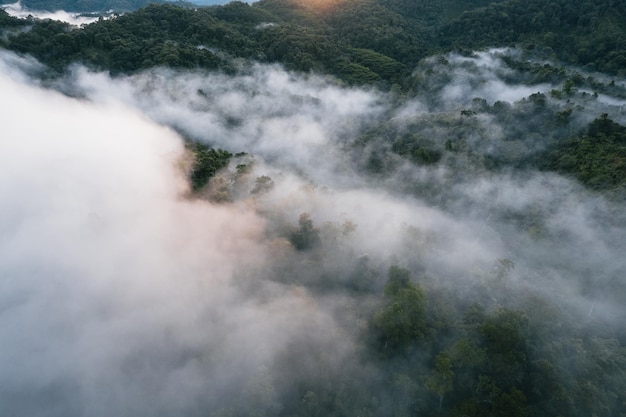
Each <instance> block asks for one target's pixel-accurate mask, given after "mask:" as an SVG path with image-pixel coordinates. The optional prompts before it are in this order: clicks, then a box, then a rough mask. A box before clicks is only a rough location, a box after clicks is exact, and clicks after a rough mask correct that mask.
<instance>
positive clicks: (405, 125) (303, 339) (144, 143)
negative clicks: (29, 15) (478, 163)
mask: <svg viewBox="0 0 626 417" xmlns="http://www.w3.org/2000/svg"><path fill="white" fill-rule="evenodd" d="M506 53H511V54H514V53H515V51H512V52H511V51H509V52H507V51H506V50H495V51H488V52H484V53H480V54H477V55H475V56H474V57H471V58H467V57H465V58H462V57H459V56H456V55H450V56H447V57H443V59H445V60H446V62H447V63H445V64H443V63H442V57H439V58H433V59H432V60H431V61H427V62H425V63H423V66H432V65H434V66H435V69H436V71H435V72H439V73H440V74H444V73H445V78H446V79H445V82H442V83H441V84H440V85H438V84H437V83H434V82H433V83H430V85H431V87H432V88H431V89H430V90H429V91H428V92H425V91H416V92H415V93H414V94H413V95H410V96H408V97H406V98H403V99H399V98H398V97H394V96H393V95H392V94H391V93H385V92H381V91H377V90H370V89H358V88H346V87H342V86H340V85H339V84H338V83H337V82H335V81H333V80H329V79H327V78H324V77H321V76H316V75H298V74H293V73H289V72H286V71H285V70H283V69H281V68H280V67H277V66H262V65H251V66H249V67H247V68H245V69H244V70H242V72H241V74H240V75H238V76H227V75H223V74H217V73H203V72H174V71H172V70H167V69H155V70H149V71H145V72H143V73H140V74H135V75H130V76H121V77H117V78H111V77H110V76H109V75H108V74H105V73H98V72H91V71H89V70H87V69H85V68H83V67H80V66H76V67H74V68H73V69H72V71H71V72H70V73H69V74H68V75H67V76H65V77H64V78H61V79H58V80H55V81H49V80H48V81H46V83H45V85H44V83H42V82H41V81H38V80H37V77H36V74H37V73H38V71H41V70H42V67H41V66H40V65H39V64H37V63H36V62H34V61H32V60H29V59H27V58H20V57H17V56H15V55H12V54H10V53H6V52H3V53H2V54H1V55H0V69H1V71H0V73H1V75H0V91H2V92H3V93H2V95H1V96H0V114H1V115H2V116H1V117H2V125H3V134H2V136H1V139H0V146H1V149H0V151H1V152H0V170H1V173H2V175H0V192H1V193H2V195H3V199H2V204H1V207H2V209H1V211H0V230H1V232H0V247H1V249H2V250H1V251H0V277H2V281H1V284H0V285H1V287H0V322H1V325H0V332H1V339H2V341H3V343H2V345H1V346H0V368H1V372H0V386H1V387H2V388H1V390H0V392H1V394H0V411H1V412H0V414H2V415H40V416H102V415H122V416H124V415H128V416H143V415H145V416H158V415H183V414H184V415H190V416H192V415H253V414H254V415H277V414H279V413H280V411H281V410H282V409H283V407H287V406H288V405H289V404H288V403H287V400H286V399H289V398H291V396H294V398H295V399H291V400H290V401H296V402H297V401H300V400H301V399H302V395H303V393H302V392H300V391H299V390H300V389H301V388H302V387H303V386H304V387H306V386H308V385H307V384H309V385H310V386H318V385H320V386H321V385H323V383H324V381H333V383H334V384H336V385H333V386H332V387H331V388H328V389H333V390H335V391H336V392H339V391H340V387H344V386H345V381H346V378H348V377H350V378H354V379H355V380H359V378H361V379H362V380H366V381H379V379H378V378H380V375H382V374H383V373H384V372H383V371H381V369H379V368H378V367H377V365H376V364H375V361H373V362H368V361H367V360H364V359H363V358H364V356H363V348H362V347H361V346H360V344H361V343H362V331H363V329H364V328H366V327H367V326H366V325H364V324H363V322H364V321H367V319H368V316H367V315H368V314H370V313H371V311H372V310H373V309H375V308H376V306H377V303H378V301H377V300H379V298H380V294H381V290H382V287H383V286H384V284H385V281H386V273H387V270H388V268H389V266H391V265H401V266H404V267H406V268H408V269H409V270H410V271H411V272H412V273H413V279H414V280H415V281H416V282H419V283H421V285H423V286H424V287H425V288H429V289H432V288H447V289H450V290H451V291H453V292H454V293H455V294H457V296H458V297H459V298H460V299H465V298H466V300H465V301H466V302H467V303H468V304H469V303H471V302H472V297H476V294H475V291H476V288H477V286H479V287H480V286H481V285H482V286H483V287H484V288H485V290H487V289H486V288H487V284H485V283H488V282H489V280H490V279H493V269H494V265H495V266H497V265H498V261H499V260H503V259H507V260H510V261H511V262H512V263H513V264H514V266H515V267H514V268H512V269H511V270H510V271H507V272H508V274H507V276H506V279H505V282H504V284H502V285H503V287H504V289H502V288H500V287H498V288H499V289H498V290H497V291H495V290H494V292H492V293H489V294H488V297H492V298H493V301H489V302H491V303H493V304H494V305H495V304H498V303H507V302H510V303H511V305H513V306H516V302H515V301H510V299H512V298H514V297H513V295H515V294H518V293H519V294H533V295H536V296H538V297H542V299H546V300H549V301H550V302H551V303H553V304H554V305H555V306H556V307H557V308H558V309H560V310H561V311H562V312H563V313H564V314H571V315H572V316H573V317H576V318H578V317H581V318H582V319H583V320H588V321H590V322H593V323H596V324H598V323H599V324H600V325H601V326H606V327H608V328H610V329H611V331H616V332H618V331H620V330H619V329H620V324H621V323H622V320H623V319H624V317H625V313H626V311H625V310H624V305H626V304H624V301H626V300H625V299H624V283H623V276H622V275H623V271H624V270H625V269H626V261H625V260H624V257H623V253H625V250H626V233H625V232H626V230H624V229H625V227H626V221H625V220H626V219H624V215H625V214H624V210H623V207H622V206H621V205H620V203H619V202H615V201H611V200H607V199H606V198H604V197H603V196H601V195H599V194H596V193H592V192H590V191H588V190H586V189H585V188H584V187H583V186H582V185H580V184H578V183H576V182H575V181H574V180H572V179H567V178H564V177H562V176H559V175H556V174H553V173H545V172H539V171H536V170H534V169H526V168H520V169H508V170H501V171H485V170H479V169H478V168H476V170H475V171H473V174H474V175H469V174H468V172H469V169H468V171H461V172H460V173H459V172H455V171H454V170H455V168H454V167H455V166H457V165H455V164H454V163H452V162H450V161H447V160H445V159H444V160H442V161H441V162H440V163H438V164H434V165H419V164H413V163H410V162H408V161H407V160H406V159H403V158H401V157H400V156H399V155H397V154H394V153H393V152H390V151H389V149H390V147H391V144H390V143H387V142H386V139H385V137H384V135H380V136H376V137H374V138H373V139H371V137H372V134H371V132H372V131H374V132H376V130H375V129H376V128H377V126H379V125H380V124H384V125H385V126H387V128H388V129H387V130H389V129H391V130H393V131H397V132H403V131H415V132H418V133H420V134H422V135H424V136H427V137H428V139H429V140H430V141H431V142H432V143H433V144H434V146H436V147H443V144H444V142H445V141H446V140H447V139H449V138H450V137H451V135H452V133H451V132H452V129H453V128H454V123H456V122H454V121H460V122H463V123H466V122H467V123H473V125H472V126H474V127H475V129H474V130H473V132H474V133H472V134H475V132H482V133H479V134H476V136H474V137H468V141H467V143H468V144H469V145H468V146H470V147H474V148H475V149H477V150H480V151H484V152H487V153H489V152H490V153H491V154H493V155H503V154H507V153H508V152H510V151H511V149H512V148H511V146H513V145H511V143H513V142H511V141H509V142H506V141H504V140H503V137H506V135H508V134H511V133H510V132H511V129H512V128H513V127H515V128H517V129H518V131H521V130H523V129H525V127H524V126H510V125H506V124H504V123H502V121H501V120H500V119H498V117H496V116H494V115H489V114H487V113H484V114H476V115H474V116H472V117H473V118H472V119H471V120H470V121H469V122H468V121H467V120H468V118H467V117H465V116H461V115H460V114H459V111H461V110H463V109H470V108H471V106H473V105H475V103H476V102H475V101H473V99H474V98H477V97H478V98H482V99H484V100H486V101H487V104H488V105H489V106H493V105H494V103H495V102H497V101H501V102H508V103H509V104H510V105H512V106H519V108H522V109H523V108H524V106H525V104H524V103H525V102H524V100H525V99H527V97H528V96H530V95H531V94H534V93H536V92H538V91H539V92H543V93H547V92H548V91H550V90H552V89H554V88H560V86H559V85H550V84H546V83H541V84H534V85H530V86H528V85H526V84H524V85H522V84H515V83H513V82H511V77H510V76H511V72H512V71H513V70H511V69H510V68H508V67H507V66H506V65H505V64H504V63H503V62H502V61H501V60H500V58H499V56H500V55H502V54H506ZM34 74H35V75H34ZM424 74H425V72H421V73H420V72H416V75H415V76H416V77H417V78H419V77H425V75H424ZM426 94H428V96H427V95H426ZM607 97H609V96H607ZM571 100H572V102H568V103H563V102H559V101H557V100H556V99H552V98H548V105H553V106H556V108H561V107H559V106H563V107H565V106H567V107H572V106H574V105H575V104H576V102H578V103H579V106H583V105H584V106H585V107H584V111H583V110H577V113H574V118H573V120H572V126H571V129H576V128H578V127H582V126H584V123H588V122H589V121H590V120H593V118H595V117H597V116H598V115H599V114H600V113H602V112H607V113H609V114H610V115H611V116H612V117H615V120H616V121H618V122H621V123H624V120H625V118H626V115H624V112H623V101H620V99H619V98H612V97H609V98H608V99H607V98H600V97H599V98H598V99H597V100H593V101H588V100H587V98H585V97H583V96H576V97H572V98H571ZM516 103H517V104H516ZM620 106H621V107H620ZM515 108H516V109H517V108H518V107H515ZM477 112H478V111H477ZM464 117H465V118H464ZM440 118H447V119H446V120H452V121H453V122H450V123H448V124H447V125H446V124H443V123H440V121H441V120H442V119H440ZM450 126H452V127H450ZM368 132H369V133H370V134H369V135H368ZM364 135H365V136H364ZM364 137H369V138H370V139H368V140H369V141H368V142H366V143H365V144H363V138H364ZM185 140H193V141H198V142H201V143H204V144H207V145H209V146H211V147H217V148H222V149H225V150H228V151H230V152H232V153H238V152H246V153H247V155H245V156H240V157H238V158H234V160H233V161H232V162H231V165H230V166H229V167H228V168H226V169H225V170H224V171H223V172H220V173H219V174H218V175H217V177H216V178H214V179H213V181H212V183H210V184H209V185H208V186H207V187H206V188H205V189H204V190H202V191H201V192H200V193H198V194H196V195H194V194H192V193H191V192H190V188H189V184H188V181H187V174H188V172H187V171H188V161H189V158H190V156H189V151H188V150H186V149H185V146H184V142H185ZM540 141H541V139H538V138H536V137H532V135H521V136H520V137H519V140H518V142H515V146H517V148H516V149H518V150H519V151H518V152H519V153H521V154H526V153H527V154H531V153H532V152H533V150H534V149H537V147H538V146H539V145H537V144H536V143H539V142H540ZM505 142H506V143H505ZM373 153H380V155H382V156H383V157H384V158H385V161H386V162H385V163H386V164H388V170H387V171H386V174H385V176H384V177H381V176H380V175H374V174H371V173H370V172H368V171H367V170H365V169H364V166H366V165H367V163H366V161H364V159H367V158H368V157H370V156H371V155H372V154H373ZM468 163H470V165H471V163H473V162H471V161H469V162H468ZM238 164H246V165H247V166H248V168H249V170H248V171H247V172H245V173H244V174H240V173H239V174H238V171H237V169H236V166H237V165H238ZM472 166H473V165H472ZM261 176H268V177H270V178H271V180H272V183H273V186H272V187H268V188H266V189H262V190H261V191H258V190H256V191H254V187H255V184H256V182H255V180H256V179H257V178H259V177H261ZM211 187H221V188H220V190H221V191H222V192H224V193H226V194H227V198H225V199H223V200H222V202H216V201H215V199H214V198H212V193H213V192H214V191H211V190H212V188H211ZM303 213H307V214H308V215H309V218H310V220H312V222H313V225H314V227H315V230H316V232H317V233H318V236H319V244H316V245H315V246H313V248H312V249H310V250H299V249H298V248H297V247H296V244H295V243H294V241H293V238H292V237H291V236H292V235H293V234H294V231H297V230H298V225H299V219H300V220H302V217H301V215H302V214H303ZM300 226H302V224H301V225H300ZM489 285H491V284H489ZM483 287H481V288H483ZM354 288H357V289H358V291H355V290H354ZM496 297H498V300H496ZM500 297H502V298H500ZM507 297H508V298H507ZM507 299H508V300H509V301H507ZM365 357H366V356H365ZM375 383H376V382H369V383H368V385H367V386H361V387H360V388H359V389H360V390H362V391H363V392H361V391H358V392H357V393H355V392H356V391H355V392H352V391H349V394H345V395H346V396H347V397H349V398H351V401H353V402H354V403H358V401H360V400H363V401H365V400H364V398H365V399H367V398H368V396H371V395H372V394H371V392H377V394H376V395H377V396H378V400H377V401H378V403H376V404H377V405H375V406H372V407H373V408H374V409H376V410H377V411H378V412H382V413H384V412H389V411H390V409H389V408H388V407H391V405H389V404H391V403H393V402H394V401H396V400H397V399H398V398H399V397H398V396H397V395H399V394H397V393H394V392H395V391H394V392H391V391H389V390H392V388H385V387H384V385H380V386H374V385H375ZM342 384H344V385H342ZM369 384H371V385H369ZM308 389H309V388H304V389H303V391H304V392H306V393H307V394H308V392H309V391H307V390H308ZM310 389H312V388H310ZM292 394H293V395H292ZM337 395H339V394H337ZM347 397H346V398H347ZM281 401H282V403H281ZM302 401H304V400H302ZM368 401H369V400H368ZM371 401H373V400H371ZM398 404H400V403H398ZM397 406H398V407H399V405H397Z"/></svg>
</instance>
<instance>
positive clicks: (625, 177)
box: [541, 114, 626, 191]
mask: <svg viewBox="0 0 626 417" xmlns="http://www.w3.org/2000/svg"><path fill="white" fill-rule="evenodd" d="M541 164H542V165H541V166H542V167H543V168H545V169H550V170H554V171H557V172H562V173H565V174H570V175H573V176H575V177H576V178H577V179H578V180H579V181H581V182H582V183H583V184H585V185H587V186H589V187H590V188H592V189H595V190H613V191H617V190H621V191H624V190H626V127H624V126H622V125H620V124H618V123H615V122H614V121H612V120H611V119H609V118H608V116H607V115H606V114H603V115H602V116H600V117H599V118H597V119H595V120H594V121H593V122H591V123H590V124H589V126H588V128H587V130H586V132H584V133H583V134H581V135H577V136H575V137H573V138H571V139H569V140H567V141H564V142H562V143H558V144H556V145H555V147H554V148H553V149H551V150H550V151H549V152H547V153H546V154H545V155H544V156H543V158H542V162H541Z"/></svg>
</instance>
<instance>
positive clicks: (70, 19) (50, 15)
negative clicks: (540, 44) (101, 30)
mask: <svg viewBox="0 0 626 417" xmlns="http://www.w3.org/2000/svg"><path fill="white" fill-rule="evenodd" d="M0 7H2V8H3V9H4V11H6V12H7V13H8V14H9V15H11V16H14V17H19V18H21V19H25V18H27V17H29V16H32V17H34V18H36V19H52V20H60V21H61V22H66V23H69V24H70V25H74V26H81V25H86V24H89V23H93V22H95V21H97V20H98V17H88V16H83V15H81V14H77V13H70V12H66V11H64V10H57V11H55V12H48V11H43V10H30V9H25V8H24V7H22V3H21V2H19V1H18V2H15V3H11V4H3V5H2V6H0Z"/></svg>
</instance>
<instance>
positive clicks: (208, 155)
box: [188, 143, 233, 191]
mask: <svg viewBox="0 0 626 417" xmlns="http://www.w3.org/2000/svg"><path fill="white" fill-rule="evenodd" d="M188 148H189V149H190V150H191V151H192V153H193V164H192V166H191V171H190V173H189V179H190V181H191V190H192V191H198V190H200V189H201V188H202V187H204V186H205V185H206V184H207V182H208V181H209V179H211V177H213V175H215V173H216V172H217V171H219V170H220V169H222V168H224V167H225V166H226V165H228V161H229V160H230V158H231V157H232V156H233V155H232V154H231V153H230V152H227V151H224V150H221V149H212V148H209V147H208V146H206V145H202V144H200V143H191V144H189V145H188Z"/></svg>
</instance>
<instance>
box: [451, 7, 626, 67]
mask: <svg viewBox="0 0 626 417" xmlns="http://www.w3.org/2000/svg"><path fill="white" fill-rule="evenodd" d="M624 22H626V1H624V0H601V1H593V2H591V1H582V2H571V1H569V0H552V1H549V2H546V1H543V0H530V1H528V0H512V1H507V2H502V3H498V4H491V5H489V6H488V7H485V8H482V9H479V10H475V11H469V12H467V13H465V14H463V15H462V16H460V18H459V19H458V20H455V21H453V22H451V23H449V24H448V25H446V26H445V27H444V28H443V30H442V34H443V39H442V40H443V44H444V45H445V46H448V47H450V46H451V47H466V48H467V47H469V48H476V47H479V46H483V47H485V46H499V45H500V46H501V45H507V44H510V43H515V42H524V43H527V44H532V45H533V46H535V45H541V46H543V47H545V48H549V51H550V52H553V53H554V54H556V56H558V57H559V58H560V59H563V60H566V61H569V62H572V63H576V64H579V65H590V66H592V67H594V68H595V69H597V70H600V71H603V72H607V73H613V74H622V75H623V74H624V71H625V69H626V65H625V63H626V26H625V25H624Z"/></svg>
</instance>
